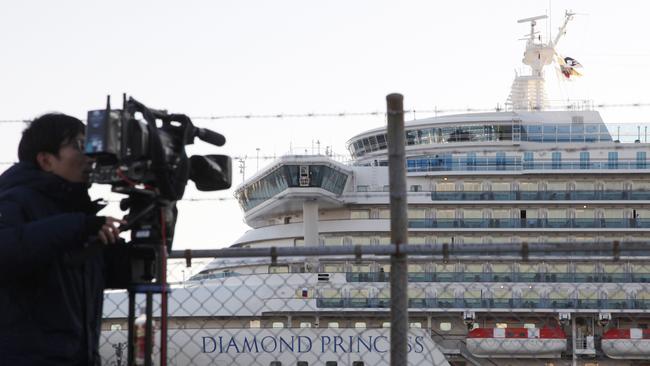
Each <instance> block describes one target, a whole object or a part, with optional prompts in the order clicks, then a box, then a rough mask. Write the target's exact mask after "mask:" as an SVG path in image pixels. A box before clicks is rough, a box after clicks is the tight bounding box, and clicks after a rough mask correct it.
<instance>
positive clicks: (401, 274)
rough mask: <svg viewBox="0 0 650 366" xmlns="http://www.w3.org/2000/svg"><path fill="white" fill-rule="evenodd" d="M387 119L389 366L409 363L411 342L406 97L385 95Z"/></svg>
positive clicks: (400, 365) (401, 365)
mask: <svg viewBox="0 0 650 366" xmlns="http://www.w3.org/2000/svg"><path fill="white" fill-rule="evenodd" d="M386 106H387V111H386V113H387V120H388V183H389V185H390V240H391V243H392V245H395V254H393V255H391V258H390V264H391V269H390V304H391V305H390V317H391V324H390V325H391V327H390V364H391V366H403V365H406V364H407V354H408V352H407V339H408V278H407V269H408V265H407V257H406V253H402V252H401V251H400V246H401V245H402V244H408V217H407V201H406V157H405V152H404V140H405V134H404V97H403V96H402V95H401V94H389V95H387V96H386Z"/></svg>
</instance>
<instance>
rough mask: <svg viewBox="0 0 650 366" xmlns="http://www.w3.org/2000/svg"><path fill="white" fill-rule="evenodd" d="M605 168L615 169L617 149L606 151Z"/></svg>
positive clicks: (616, 165)
mask: <svg viewBox="0 0 650 366" xmlns="http://www.w3.org/2000/svg"><path fill="white" fill-rule="evenodd" d="M607 168H609V169H617V168H618V151H610V152H609V153H607Z"/></svg>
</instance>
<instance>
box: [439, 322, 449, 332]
mask: <svg viewBox="0 0 650 366" xmlns="http://www.w3.org/2000/svg"><path fill="white" fill-rule="evenodd" d="M439 328H440V330H441V331H443V332H449V331H450V330H451V323H450V322H441V323H440V326H439Z"/></svg>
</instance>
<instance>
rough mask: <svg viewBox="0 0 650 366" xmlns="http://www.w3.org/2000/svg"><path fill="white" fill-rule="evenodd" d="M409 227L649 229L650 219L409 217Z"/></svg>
mask: <svg viewBox="0 0 650 366" xmlns="http://www.w3.org/2000/svg"><path fill="white" fill-rule="evenodd" d="M408 226H409V228H410V229H650V219H642V218H636V219H409V221H408Z"/></svg>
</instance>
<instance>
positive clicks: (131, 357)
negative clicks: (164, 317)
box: [126, 289, 135, 366]
mask: <svg viewBox="0 0 650 366" xmlns="http://www.w3.org/2000/svg"><path fill="white" fill-rule="evenodd" d="M128 323H129V324H128V328H129V330H128V333H129V341H128V342H127V350H126V352H127V353H126V355H127V363H126V364H127V365H129V366H133V365H134V364H135V347H134V344H135V324H134V323H135V290H134V289H129V322H128Z"/></svg>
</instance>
